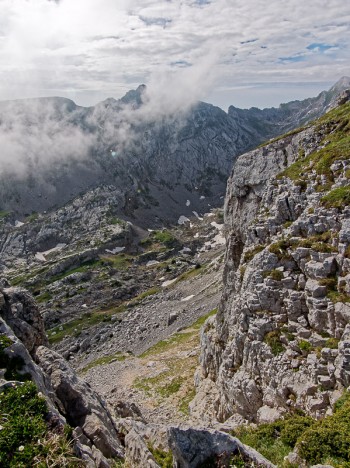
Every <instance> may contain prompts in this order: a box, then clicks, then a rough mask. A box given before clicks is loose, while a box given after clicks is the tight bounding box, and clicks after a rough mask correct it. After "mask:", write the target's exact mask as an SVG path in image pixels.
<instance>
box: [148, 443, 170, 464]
mask: <svg viewBox="0 0 350 468" xmlns="http://www.w3.org/2000/svg"><path fill="white" fill-rule="evenodd" d="M148 450H149V451H150V452H151V454H152V455H153V457H154V459H155V461H156V462H157V463H158V465H159V466H160V467H161V468H172V466H173V455H172V453H171V452H166V451H164V450H162V449H160V448H155V447H154V446H153V445H152V444H149V445H148Z"/></svg>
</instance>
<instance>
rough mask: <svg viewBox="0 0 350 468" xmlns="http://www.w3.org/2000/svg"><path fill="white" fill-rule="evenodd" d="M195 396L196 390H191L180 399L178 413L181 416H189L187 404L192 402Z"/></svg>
mask: <svg viewBox="0 0 350 468" xmlns="http://www.w3.org/2000/svg"><path fill="white" fill-rule="evenodd" d="M195 396H196V390H195V389H194V388H192V389H191V390H190V391H189V392H188V393H187V395H186V396H185V397H184V398H182V400H181V402H180V405H179V411H180V412H181V413H182V414H185V415H189V413H190V409H189V404H190V402H191V401H192V400H193V398H194V397H195Z"/></svg>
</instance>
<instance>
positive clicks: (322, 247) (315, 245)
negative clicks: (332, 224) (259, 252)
mask: <svg viewBox="0 0 350 468" xmlns="http://www.w3.org/2000/svg"><path fill="white" fill-rule="evenodd" d="M332 239H333V233H332V232H330V231H327V232H323V233H322V234H315V235H313V236H310V237H308V238H307V239H302V238H290V237H289V238H283V239H280V240H278V241H277V242H275V243H273V244H271V245H270V246H269V251H270V252H271V253H273V254H275V255H277V257H278V259H279V260H288V259H290V254H289V252H288V249H291V250H294V249H296V248H298V247H304V248H308V249H312V250H315V251H317V252H322V253H332V252H337V247H335V246H333V245H332V244H331V241H332Z"/></svg>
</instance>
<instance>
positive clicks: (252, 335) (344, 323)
mask: <svg viewBox="0 0 350 468" xmlns="http://www.w3.org/2000/svg"><path fill="white" fill-rule="evenodd" d="M349 117H350V105H349V104H345V105H344V106H341V107H339V108H337V109H335V110H333V111H332V112H330V113H329V114H327V115H326V116H325V117H323V118H322V119H321V120H319V121H318V122H316V123H315V125H313V126H311V127H309V128H308V129H306V130H303V131H300V132H299V133H295V134H294V135H289V136H285V137H284V138H281V139H279V140H278V141H275V142H273V143H271V144H269V145H267V146H265V147H263V148H260V149H257V150H255V151H252V152H250V153H247V154H245V155H242V156H241V157H240V158H238V160H237V162H236V164H235V166H234V169H233V172H232V174H231V177H230V179H229V181H228V188H227V196H226V202H225V214H226V228H227V253H226V265H225V273H224V283H225V288H224V293H223V297H222V301H221V305H220V310H219V313H218V315H217V316H216V317H213V318H211V319H209V320H208V321H207V322H206V324H205V326H204V328H203V331H202V337H201V346H202V352H201V360H200V363H201V367H200V369H199V371H198V372H197V377H196V380H197V386H198V389H197V390H198V391H197V396H196V399H195V400H194V402H193V404H192V412H193V414H196V413H200V414H204V416H207V417H208V418H214V419H215V418H217V419H219V420H221V421H224V420H226V419H227V418H229V417H232V416H233V420H236V421H239V420H240V421H241V420H242V419H245V420H249V421H257V422H263V421H269V420H272V419H275V418H277V417H278V416H280V415H281V414H283V413H285V412H288V411H289V410H291V409H293V408H295V409H302V410H305V411H306V412H307V413H309V414H310V415H313V416H316V417H320V416H322V415H324V414H326V413H327V412H329V411H331V409H330V407H331V405H332V403H333V402H334V401H335V400H336V399H337V398H339V396H340V395H341V393H342V391H343V390H344V388H346V387H347V386H349V385H350V324H349V320H350V305H349V300H350V283H349V280H350V258H349V257H350V247H349V244H350V222H349V217H350V208H349V201H350V189H349V176H350V170H349V168H350V153H349V141H350V127H349Z"/></svg>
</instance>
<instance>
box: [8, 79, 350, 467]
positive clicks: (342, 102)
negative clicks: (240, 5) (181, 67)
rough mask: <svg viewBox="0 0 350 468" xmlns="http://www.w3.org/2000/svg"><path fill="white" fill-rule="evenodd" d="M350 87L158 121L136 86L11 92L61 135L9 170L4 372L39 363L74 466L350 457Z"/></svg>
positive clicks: (19, 110) (29, 369)
mask: <svg viewBox="0 0 350 468" xmlns="http://www.w3.org/2000/svg"><path fill="white" fill-rule="evenodd" d="M349 88H350V79H349V78H342V79H341V80H340V81H339V82H338V83H337V84H336V85H335V86H333V87H332V88H331V89H330V91H325V92H323V93H321V94H320V95H319V96H318V97H317V98H311V99H307V100H305V101H294V102H292V103H288V104H283V105H281V106H280V107H279V108H278V109H264V110H259V109H256V108H252V109H249V110H242V109H236V108H234V107H233V106H231V107H230V108H229V110H228V113H226V112H224V111H222V110H221V109H219V108H216V107H214V106H211V105H209V104H206V103H199V104H198V105H197V106H194V107H193V108H191V110H190V111H189V113H188V114H185V113H184V114H183V115H171V116H169V115H167V116H163V117H162V119H160V120H159V119H158V120H157V119H155V118H154V116H153V115H151V117H148V115H147V119H148V120H147V119H143V120H142V119H141V118H140V115H141V114H140V113H142V112H143V111H142V109H143V106H145V108H147V89H146V88H145V87H144V86H140V87H139V88H138V89H137V90H136V91H130V92H129V93H127V94H126V96H125V97H124V98H122V99H120V100H119V101H116V100H113V99H109V100H107V101H104V102H103V103H100V104H98V105H97V106H95V107H94V108H81V107H79V106H76V105H75V104H74V103H73V102H72V101H69V100H64V99H61V98H48V99H46V100H38V101H36V102H35V105H33V104H34V102H32V101H31V102H30V101H24V102H15V103H2V104H1V106H0V115H1V124H0V132H1V131H3V129H4V128H6V129H7V130H9V129H10V130H9V131H11V132H12V131H13V128H14V122H15V121H16V122H17V120H16V119H15V117H14V116H18V115H21V119H22V121H21V128H22V129H23V128H24V134H25V136H24V137H23V142H22V143H21V145H22V144H23V145H24V146H26V147H27V148H28V154H29V155H30V154H31V153H30V152H31V151H33V148H35V145H34V146H31V145H33V135H34V133H35V131H36V130H35V126H36V125H38V124H40V125H41V127H42V128H43V129H46V128H48V129H49V131H48V135H49V138H48V139H44V141H47V142H48V146H47V148H49V147H50V145H52V148H53V153H55V151H56V150H57V155H56V156H57V157H55V158H54V159H53V160H50V161H47V163H45V164H44V165H43V166H42V167H41V166H40V165H41V162H42V161H43V160H42V159H41V156H40V154H41V153H40V151H41V150H42V148H39V149H38V148H37V150H38V151H39V153H38V157H37V159H36V158H35V157H33V158H32V159H31V157H29V159H28V160H30V164H29V166H30V168H29V169H30V172H25V174H26V175H25V177H20V176H19V174H18V173H17V174H14V173H13V172H11V170H10V169H11V168H10V167H9V172H8V173H7V174H6V178H5V177H1V178H0V200H1V203H2V204H1V206H0V208H1V211H0V254H1V257H0V271H1V276H2V277H3V279H1V283H0V307H1V320H0V326H1V340H2V341H1V343H2V344H1V353H2V354H1V353H0V354H1V356H0V357H1V362H2V366H3V368H4V371H3V377H2V381H1V386H2V388H3V389H4V391H7V390H6V389H7V388H12V387H11V386H12V385H14V386H16V385H18V388H22V386H23V385H28V384H27V383H25V384H22V383H19V382H20V381H21V380H26V379H27V377H28V375H29V376H30V379H31V380H33V381H34V382H35V384H36V385H37V387H38V389H39V391H40V393H41V394H42V395H44V397H45V399H46V402H47V403H46V404H47V405H48V408H49V412H50V415H51V416H50V417H51V420H55V421H56V422H57V426H58V427H61V429H60V431H61V432H60V436H59V437H63V435H62V434H63V429H62V428H63V427H67V426H68V425H69V426H71V428H72V431H73V440H74V456H78V458H79V460H83V462H82V463H84V465H82V466H89V467H103V468H108V467H113V466H127V467H132V468H133V467H135V468H137V467H140V468H141V467H153V468H156V467H170V466H177V467H181V468H182V467H193V468H195V467H202V466H203V467H204V466H210V467H211V466H213V467H230V466H247V467H248V466H256V467H258V466H259V467H260V466H266V467H273V466H281V467H289V468H290V467H293V466H300V467H311V466H314V465H317V464H323V465H328V466H329V465H330V466H334V467H345V466H347V464H348V463H350V457H349V452H348V446H349V444H350V441H349V438H348V434H349V430H350V426H349V420H348V417H345V416H344V414H346V411H348V408H349V402H350V399H349V396H348V392H347V391H346V389H347V388H348V387H349V386H350V354H349V353H350V351H349V350H350V335H349V333H350V329H349V327H350V325H349V319H350V307H349V300H350V285H349V278H350V260H349V255H350V254H349V249H350V225H349V219H350V216H349V215H350V211H349V202H350V193H349V176H350V152H349V148H350V146H349V143H350V136H349V135H350V127H349V125H350V124H349V122H350V104H349V102H348V100H349V96H350V93H349V91H347V90H348V89H349ZM43 106H44V108H45V109H46V110H45V112H43V111H42V109H43ZM33 109H34V112H33ZM315 119H316V120H315ZM28 122H29V123H28ZM53 122H56V123H57V122H59V125H58V126H57V127H55V126H52V125H53ZM61 124H64V125H63V126H62V125H61ZM125 125H126V128H127V129H128V131H130V134H133V135H136V136H135V137H134V139H133V141H132V144H130V143H128V144H126V143H125V141H124V140H123V138H122V134H121V131H120V130H121V128H123V127H125ZM53 129H54V131H53ZM57 129H58V130H57ZM73 130H74V131H73ZM71 132H73V134H74V137H75V138H78V139H79V138H80V137H82V135H83V136H86V138H87V141H88V146H87V147H85V146H84V148H83V150H82V151H83V153H81V152H80V151H81V149H79V154H78V153H77V154H75V155H74V154H72V156H71V159H69V160H67V159H65V158H64V159H61V156H62V153H61V152H60V151H58V148H59V145H60V143H59V142H61V141H62V140H61V138H63V137H64V138H68V136H67V135H71ZM285 132H288V133H285ZM13 135H15V133H13ZM13 135H12V136H11V138H12V137H13ZM27 137H28V140H27V143H24V142H26V138H27ZM58 137H59V138H58ZM57 138H58V139H57ZM67 141H68V140H67ZM57 145H58V146H57ZM258 145H260V146H258ZM256 147H257V148H256ZM47 148H46V149H47ZM254 148H256V149H254ZM46 149H45V151H46ZM64 151H68V150H67V147H65V148H64ZM114 153H115V154H114ZM28 160H26V158H23V161H27V162H28ZM68 161H69V162H68ZM27 162H25V163H24V164H27ZM27 169H28V168H27V167H26V168H25V171H27ZM230 171H231V175H229V174H230ZM228 176H229V179H228V182H227V189H226V196H224V195H225V187H226V179H227V177H228ZM223 204H224V208H222V205H223ZM5 278H6V279H5ZM14 358H15V359H16V361H13V359H14ZM198 362H199V364H198ZM8 376H10V377H9V378H7V377H8ZM24 376H26V377H24ZM9 382H12V383H9ZM13 382H17V383H15V384H13ZM23 388H24V387H23ZM337 402H340V403H337ZM337 418H339V420H338V419H337ZM339 421H341V424H340V425H339V430H338V432H337V433H336V437H337V444H338V446H341V447H343V448H342V449H341V450H340V449H339V450H338V449H337V446H336V443H333V442H332V440H331V439H332V438H333V434H334V427H336V426H337V425H338V424H339ZM1 424H3V425H4V424H6V422H5V423H3V422H1ZM288 424H290V426H288ZM1 427H2V426H1ZM6 427H7V426H6ZM260 428H262V429H260ZM264 430H265V433H264ZM0 431H1V429H0ZM254 431H255V432H254ZM259 431H261V432H259ZM283 431H284V432H283ZM288 431H289V432H288ZM327 431H328V432H327ZM257 434H258V435H257ZM264 437H265V439H264ZM265 440H266V443H265V442H264V441H265ZM262 441H263V442H262ZM264 443H265V445H264ZM245 444H247V445H245ZM347 444H348V445H347ZM250 446H251V447H254V448H251V447H250ZM305 447H308V448H305ZM344 447H345V448H344ZM255 449H256V450H258V452H260V453H258V452H256V450H255ZM23 456H24V455H23ZM70 456H73V455H72V454H70V455H69V456H68V455H67V457H68V458H67V459H69V457H70ZM0 461H1V462H2V460H0ZM24 463H26V462H24ZM64 463H67V464H66V465H65V464H63V462H62V466H79V463H80V461H77V459H75V461H74V462H72V463H73V465H69V461H67V462H66V461H64ZM74 463H75V464H74ZM124 463H125V464H124ZM4 466H5V465H4ZM6 466H7V465H6ZM9 466H10V465H9ZM13 466H14V465H13ZM18 466H20V465H18ZM24 466H25V465H24Z"/></svg>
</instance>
